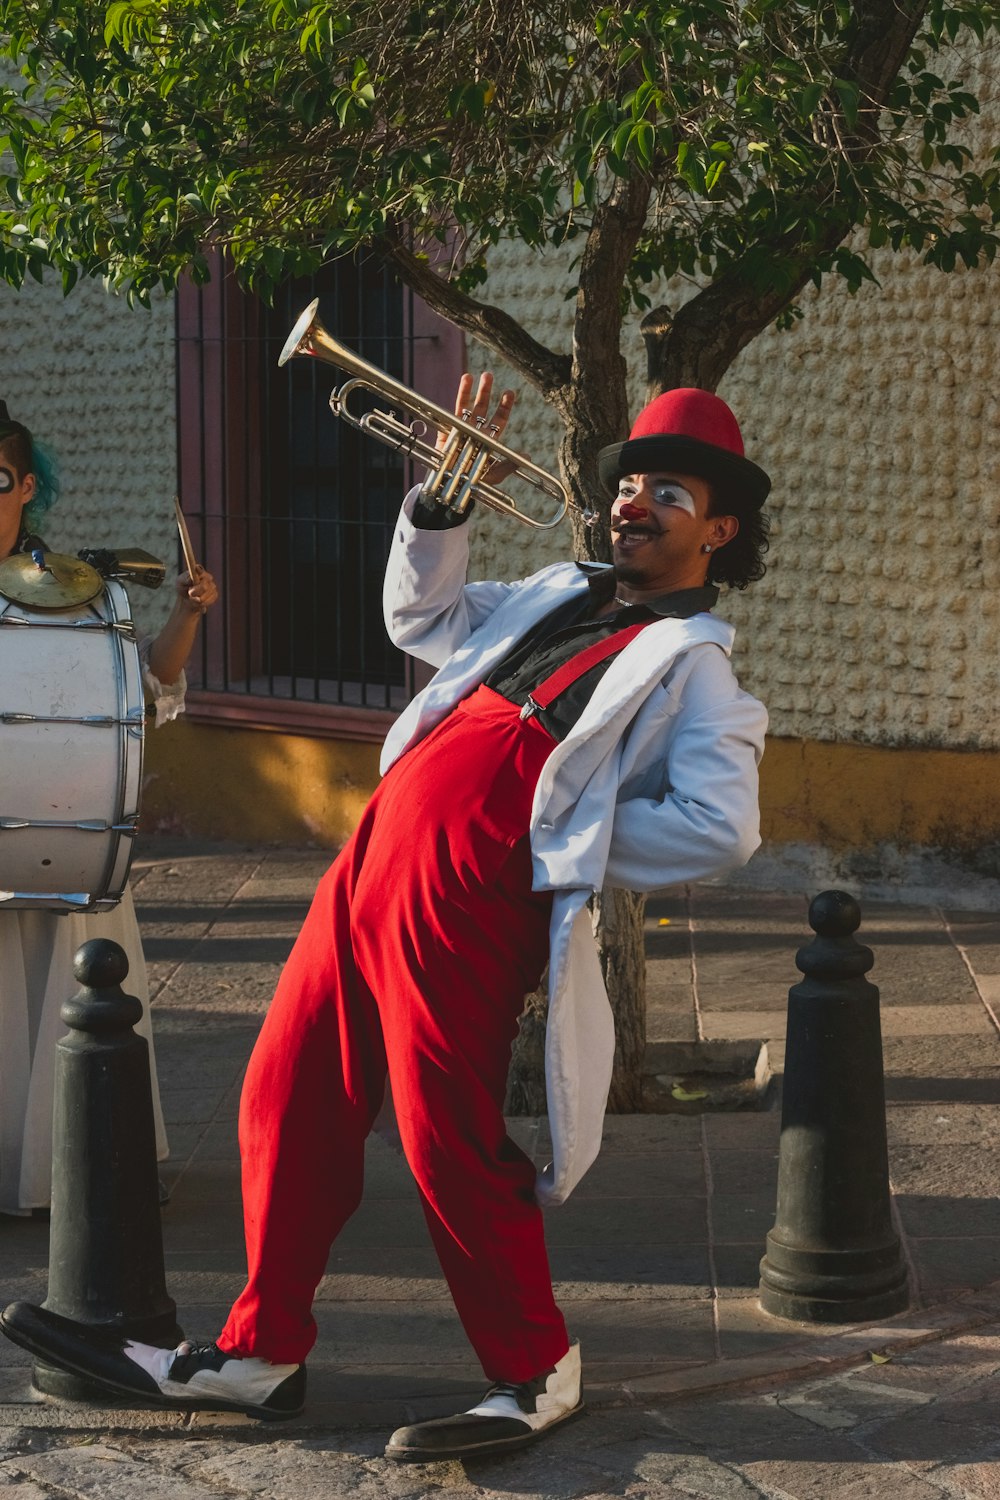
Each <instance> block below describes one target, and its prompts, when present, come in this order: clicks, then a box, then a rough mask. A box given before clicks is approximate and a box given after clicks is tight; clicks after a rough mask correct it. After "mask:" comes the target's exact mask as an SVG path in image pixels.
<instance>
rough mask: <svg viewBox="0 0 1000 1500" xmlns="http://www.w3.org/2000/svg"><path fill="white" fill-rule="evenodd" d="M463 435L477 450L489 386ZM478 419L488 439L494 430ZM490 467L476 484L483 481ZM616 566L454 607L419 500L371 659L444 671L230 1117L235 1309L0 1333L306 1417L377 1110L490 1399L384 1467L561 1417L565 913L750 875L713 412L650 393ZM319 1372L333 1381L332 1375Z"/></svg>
mask: <svg viewBox="0 0 1000 1500" xmlns="http://www.w3.org/2000/svg"><path fill="white" fill-rule="evenodd" d="M472 385H473V382H472V379H471V377H470V376H465V377H463V380H462V383H461V385H460V388H459V394H458V401H457V404H456V412H457V413H465V412H467V411H468V412H470V413H471V419H472V420H473V421H477V422H478V423H479V425H481V426H485V425H486V423H487V421H488V420H489V416H488V412H489V406H490V404H491V378H490V377H489V376H488V375H486V376H483V377H482V378H481V380H480V382H479V385H478V389H477V391H476V394H475V397H473V393H472ZM513 401H514V395H513V392H510V391H506V392H504V394H503V395H502V397H501V399H500V402H499V404H498V406H497V409H496V412H495V415H494V417H493V430H495V431H497V432H500V431H502V430H503V428H504V427H505V425H506V423H507V419H508V417H509V414H510V410H511V407H512V405H513ZM504 467H505V466H504V465H497V466H495V467H494V468H493V469H492V470H491V473H490V481H491V483H492V482H493V481H494V480H495V479H497V478H499V477H506V474H505V473H504V474H502V475H501V474H498V472H497V470H498V468H499V469H500V470H503V469H504ZM600 474H601V479H602V482H603V484H604V486H605V488H606V489H607V492H608V493H609V495H611V496H613V497H614V499H613V503H612V508H611V517H612V520H611V535H612V541H613V548H614V562H613V565H612V566H599V565H580V564H576V563H573V562H565V563H560V564H557V565H555V566H552V567H545V568H543V569H542V570H541V571H540V572H537V573H535V574H534V575H533V576H531V577H530V578H526V579H523V580H521V581H520V582H517V583H489V582H475V583H467V582H466V566H467V562H468V552H469V547H468V528H467V526H465V525H464V524H461V522H460V521H459V523H458V524H451V523H452V521H453V520H454V518H453V517H452V516H451V515H450V514H449V513H447V512H444V511H442V510H441V509H440V508H438V509H427V508H425V506H424V505H423V503H422V502H421V500H420V497H419V491H418V490H414V491H412V492H411V493H410V494H409V495H408V496H407V497H406V499H405V501H404V503H403V509H402V514H401V515H400V518H399V522H398V524H397V527H396V531H395V536H394V540H393V545H392V550H391V554H390V558H389V564H388V573H387V578H386V589H385V600H386V619H387V623H388V628H389V633H390V635H391V636H392V638H393V640H394V641H395V642H396V643H397V644H398V645H400V646H401V647H403V648H404V649H405V650H407V651H409V652H411V653H412V654H413V655H414V656H417V657H419V658H420V659H421V660H423V661H425V662H429V663H430V664H431V665H432V666H434V667H436V668H438V671H437V675H436V676H435V677H434V678H433V680H432V681H431V682H430V684H429V685H428V686H427V687H426V688H425V689H424V690H423V691H422V692H421V693H420V694H419V695H418V696H417V697H416V698H415V699H414V700H413V702H412V703H410V705H409V707H408V708H407V709H406V710H405V712H404V713H403V714H402V715H401V717H400V718H399V719H398V720H397V721H396V723H395V724H394V726H393V728H392V730H391V731H390V734H389V737H388V739H387V741H386V745H385V752H384V757H383V770H384V773H385V774H384V779H383V780H382V782H381V784H380V785H379V787H378V789H377V790H376V792H375V794H374V796H373V798H372V800H371V802H370V803H369V805H368V807H367V809H366V811H365V813H364V814H363V816H362V819H361V823H360V826H359V827H358V829H357V831H356V833H355V834H354V836H353V837H352V839H351V840H350V842H349V843H348V845H347V846H346V848H345V849H344V850H343V852H342V853H341V854H340V856H339V858H338V859H337V860H336V862H335V863H334V864H333V866H332V868H331V869H330V870H329V871H328V872H327V874H326V875H325V876H324V878H323V879H322V881H321V882H320V885H319V888H318V890H317V893H316V896H315V899H314V902H313V905H312V907H311V910H310V912H309V915H308V916H307V918H306V921H305V924H304V926H303V929H302V932H301V934H300V936H299V938H298V941H297V943H296V945H295V948H294V950H293V952H292V955H291V957H290V959H289V961H288V964H287V966H286V967H285V970H284V972H283V974H282V977H281V980H280V982H279V984H278V989H277V992H276V994H275V997H274V1001H273V1003H272V1005H271V1008H270V1010H269V1013H268V1015H267V1018H266V1019H265V1021H264V1025H263V1027H262V1030H261V1033H260V1036H259V1039H258V1041H257V1045H256V1047H255V1050H254V1053H253V1056H252V1058H251V1061H250V1065H249V1069H248V1072H247V1077H246V1082H245V1085H244V1090H243V1099H242V1104H241V1110H240V1147H241V1153H242V1160H243V1206H244V1223H245V1231H246V1241H247V1256H248V1268H249V1272H248V1274H249V1279H248V1281H247V1285H246V1287H245V1289H244V1291H243V1292H242V1293H241V1294H240V1296H239V1298H238V1300H237V1301H236V1303H235V1305H234V1307H233V1308H232V1311H231V1312H230V1315H229V1318H228V1320H227V1322H226V1325H225V1327H224V1329H223V1330H222V1332H221V1333H220V1334H219V1336H218V1338H217V1340H216V1341H215V1342H214V1343H211V1344H194V1343H183V1344H181V1345H180V1346H179V1348H177V1349H175V1350H163V1349H156V1348H153V1347H152V1346H150V1345H144V1344H137V1343H131V1342H127V1343H126V1342H123V1341H122V1340H116V1339H112V1338H110V1337H109V1336H108V1335H107V1333H101V1332H99V1331H95V1330H90V1329H87V1328H84V1327H83V1326H82V1325H80V1324H78V1323H74V1322H71V1321H69V1320H67V1319H63V1318H59V1317H58V1316H56V1315H54V1314H52V1313H49V1312H47V1311H46V1310H45V1309H42V1308H36V1307H32V1306H30V1305H28V1304H25V1303H15V1304H13V1305H12V1306H11V1307H9V1308H7V1309H6V1311H5V1312H4V1314H3V1315H2V1318H0V1326H2V1328H3V1331H4V1332H5V1333H7V1335H8V1336H9V1337H11V1338H12V1339H14V1341H15V1342H17V1343H19V1344H21V1345H22V1346H23V1347H25V1348H28V1349H30V1350H31V1351H32V1352H33V1353H35V1354H37V1355H39V1356H43V1357H44V1358H45V1359H46V1360H47V1361H49V1362H51V1363H54V1364H58V1365H62V1366H63V1367H64V1368H66V1369H70V1370H74V1371H76V1372H78V1373H83V1374H85V1375H87V1376H88V1377H92V1378H94V1379H96V1380H98V1381H100V1382H102V1383H104V1384H105V1385H106V1386H107V1387H108V1388H110V1389H113V1390H115V1391H118V1392H131V1393H132V1394H133V1395H134V1396H137V1397H139V1398H140V1399H141V1400H142V1401H143V1402H153V1403H156V1404H160V1405H166V1406H171V1407H177V1408H184V1409H192V1408H199V1407H200V1408H208V1409H212V1410H220V1409H222V1410H235V1411H240V1412H245V1413H249V1414H251V1415H255V1416H259V1417H268V1418H275V1417H282V1416H293V1415H296V1414H297V1413H298V1412H300V1411H301V1410H302V1409H303V1405H304V1400H305V1388H306V1379H305V1376H306V1369H305V1360H306V1357H307V1355H308V1353H309V1350H310V1348H311V1347H312V1344H313V1342H314V1339H315V1336H316V1325H315V1323H314V1321H313V1318H312V1314H311V1303H312V1299H313V1295H314V1292H315V1289H316V1286H317V1284H318V1282H319V1280H320V1278H321V1276H322V1275H323V1272H324V1269H325V1267H326V1263H327V1257H328V1255H329V1253H330V1248H331V1245H332V1244H333V1241H334V1240H335V1238H336V1236H337V1234H338V1233H339V1232H340V1230H341V1228H342V1227H343V1225H344V1223H345V1222H346V1220H347V1219H348V1218H349V1217H350V1215H351V1214H352V1212H353V1211H354V1209H355V1208H356V1207H357V1205H358V1202H359V1201H360V1197H361V1191H362V1170H363V1151H364V1142H365V1137H366V1136H367V1135H368V1133H369V1131H370V1130H371V1128H372V1125H373V1122H374V1121H375V1119H376V1116H377V1115H378V1114H379V1111H380V1109H381V1108H382V1106H383V1095H384V1093H385V1090H386V1081H387V1078H388V1082H389V1084H390V1086H391V1094H392V1099H393V1102H394V1105H395V1112H396V1120H397V1123H398V1129H399V1135H400V1139H401V1143H402V1147H403V1150H404V1151H405V1154H406V1158H407V1161H408V1163H409V1166H410V1168H411V1170H412V1172H413V1175H414V1177H415V1179H416V1182H417V1186H418V1189H419V1193H420V1198H421V1203H422V1206H423V1209H424V1213H425V1216H426V1220H427V1225H428V1229H429V1232H430V1235H431V1239H432V1240H433V1243H434V1247H435V1249H436V1251H437V1255H438V1258H439V1260H440V1263H441V1268H442V1271H443V1273H444V1276H445V1277H446V1279H447V1282H448V1286H449V1289H450V1291H451V1294H452V1297H453V1299H454V1302H455V1305H456V1308H457V1311H458V1315H459V1317H460V1319H461V1321H462V1324H463V1326H464V1329H465V1332H466V1334H467V1336H468V1338H469V1341H470V1343H471V1344H472V1347H473V1349H474V1351H475V1353H476V1355H477V1356H478V1358H479V1360H480V1361H481V1364H482V1367H483V1370H484V1372H485V1376H486V1380H487V1381H488V1382H489V1389H488V1390H487V1392H486V1394H485V1395H484V1397H483V1399H482V1401H481V1402H480V1403H479V1404H478V1405H477V1406H475V1407H473V1408H472V1409H471V1410H468V1411H465V1412H461V1413H459V1414H457V1415H454V1416H450V1417H446V1418H441V1419H437V1420H434V1421H428V1422H420V1423H416V1424H414V1425H411V1426H407V1427H401V1428H399V1429H398V1430H397V1431H396V1432H394V1433H393V1434H392V1436H391V1438H390V1439H389V1444H388V1447H387V1448H386V1454H387V1456H388V1457H389V1458H393V1459H411V1460H422V1461H427V1460H438V1459H452V1458H462V1457H472V1456H480V1455H485V1454H496V1453H500V1452H505V1451H507V1450H508V1449H512V1448H516V1447H519V1446H520V1445H522V1444H524V1443H528V1442H531V1441H534V1440H536V1439H537V1438H539V1437H541V1436H542V1435H544V1434H545V1433H547V1432H549V1431H551V1430H552V1429H553V1428H555V1427H557V1426H558V1424H560V1423H561V1422H563V1421H564V1420H565V1419H567V1418H569V1417H572V1416H574V1415H575V1414H576V1413H578V1412H579V1411H580V1410H581V1409H582V1406H583V1397H582V1378H581V1363H580V1346H579V1344H578V1342H576V1341H575V1340H572V1339H571V1337H570V1334H569V1333H568V1332H567V1329H566V1325H565V1323H564V1320H563V1315H562V1313H561V1312H560V1310H559V1308H558V1306H557V1305H556V1303H555V1300H554V1297H553V1291H552V1281H551V1276H550V1272H549V1264H548V1257H547V1253H546V1248H545V1238H544V1232H543V1223H542V1220H543V1214H542V1209H543V1207H546V1206H549V1205H555V1204H559V1203H561V1202H562V1201H563V1200H564V1199H565V1198H566V1197H567V1196H568V1194H569V1193H570V1192H571V1190H572V1188H573V1187H574V1185H575V1184H576V1183H577V1182H578V1181H579V1179H580V1178H581V1176H582V1175H583V1173H584V1172H585V1171H586V1170H587V1168H588V1167H589V1166H590V1164H591V1163H592V1162H593V1160H594V1158H595V1157H596V1155H597V1153H598V1150H599V1148H600V1143H601V1134H602V1119H603V1113H604V1106H605V1104H606V1101H607V1095H608V1088H609V1083H610V1078H611V1067H612V1058H613V1052H614V1035H613V1024H612V1017H611V1010H610V1006H609V1004H608V999H607V995H606V992H605V990H604V986H603V982H602V978H601V970H600V965H599V961H598V956H597V952H596V948H595V943H594V936H593V926H592V920H591V914H590V911H589V910H588V907H587V901H588V898H589V897H590V896H591V895H593V894H594V893H595V892H597V891H600V890H601V888H602V887H603V886H605V885H607V886H612V887H621V888H625V889H627V890H633V891H651V890H657V889H660V888H662V887H666V886H675V885H678V884H681V883H682V882H685V881H697V880H704V879H707V878H709V877H712V876H717V875H720V874H722V873H723V872H725V871H727V870H731V869H733V868H735V867H737V866H739V865H742V864H743V863H744V862H745V861H746V860H747V859H748V858H749V857H750V855H751V854H752V853H753V851H754V849H755V848H756V847H757V845H758V843H759V836H758V822H759V819H758V807H757V764H758V761H759V758H760V755H761V751H762V748H763V741H764V730H765V724H766V715H765V711H764V709H763V707H762V706H761V704H760V703H758V702H757V701H756V699H754V698H752V697H750V696H749V695H748V694H747V693H745V692H743V691H742V690H741V689H740V687H739V686H738V684H737V682H736V680H735V677H734V675H733V672H732V669H731V667H730V664H729V653H730V649H731V646H732V642H733V635H734V630H733V627H732V626H731V625H729V624H726V623H725V622H724V621H722V620H719V619H716V618H715V616H714V615H713V614H712V613H711V610H712V607H713V605H714V604H715V602H716V599H717V597H718V585H719V584H723V583H725V584H729V585H730V586H731V587H735V588H743V587H745V586H746V585H747V584H748V583H750V582H752V581H753V580H755V579H757V578H759V577H761V575H762V574H763V571H764V564H763V553H764V551H765V550H766V546H767V526H766V521H765V518H764V517H763V515H762V513H761V506H762V504H763V502H764V500H765V498H766V496H767V493H768V490H769V489H770V480H769V479H768V476H767V475H766V474H765V473H764V472H763V471H762V470H761V469H759V468H758V467H757V466H756V464H754V463H751V462H750V460H749V459H747V458H746V457H745V456H744V452H743V441H742V438H741V435H740V430H739V427H738V425H737V422H736V419H735V417H734V416H733V413H732V412H731V411H730V409H729V407H728V406H727V405H726V404H725V402H723V401H722V400H720V399H719V398H718V397H717V396H714V395H711V394H709V393H708V392H705V391H700V390H675V391H671V392H669V393H668V394H666V395H662V396H660V397H658V398H657V399H656V400H655V401H653V402H652V404H651V405H649V406H647V407H646V409H645V410H644V411H643V412H642V413H641V415H640V416H639V418H638V420H637V421H636V423H635V425H634V427H633V429H632V432H631V435H630V437H629V438H628V439H627V440H625V441H623V442H619V443H615V444H614V445H612V446H611V447H609V448H605V449H603V450H602V452H601V455H600ZM546 963H548V965H549V1015H548V1028H547V1035H546V1086H547V1094H548V1112H549V1123H550V1129H551V1138H552V1161H551V1163H550V1164H549V1165H548V1166H546V1167H545V1168H544V1170H542V1171H541V1172H540V1173H539V1174H538V1175H537V1177H536V1172H535V1168H534V1166H533V1164H532V1162H531V1161H530V1160H529V1159H528V1158H527V1156H525V1155H524V1154H523V1153H522V1152H521V1151H520V1150H519V1148H518V1147H517V1146H516V1145H515V1144H514V1142H513V1141H512V1140H511V1138H510V1136H509V1135H508V1134H507V1131H506V1128H505V1123H504V1117H503V1101H504V1094H505V1086H506V1080H507V1072H508V1066H509V1062H510V1051H511V1044H512V1042H513V1040H514V1037H515V1034H516V1031H517V1023H518V1017H519V1014H520V1011H521V1009H522V1005H523V1000H524V996H525V994H526V993H528V992H530V991H531V990H532V989H534V987H535V986H536V985H537V984H538V982H539V979H540V976H541V974H542V971H543V969H544V967H545V965H546ZM344 1357H345V1358H347V1359H349V1358H350V1355H349V1353H348V1351H346V1350H345V1351H344Z"/></svg>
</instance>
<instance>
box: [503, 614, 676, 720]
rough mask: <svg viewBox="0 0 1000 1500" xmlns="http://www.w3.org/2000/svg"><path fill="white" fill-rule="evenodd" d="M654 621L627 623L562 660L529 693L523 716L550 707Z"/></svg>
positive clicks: (528, 716)
mask: <svg viewBox="0 0 1000 1500" xmlns="http://www.w3.org/2000/svg"><path fill="white" fill-rule="evenodd" d="M652 623H653V621H652V620H640V621H639V623H638V625H627V626H626V627H625V629H624V630H616V631H615V633H614V635H606V636H605V637H604V639H603V640H602V641H597V642H596V644H595V645H593V646H588V647H587V648H586V650H585V651H579V652H578V653H577V654H576V656H571V657H570V659H569V661H566V662H563V664H562V666H561V667H557V668H556V670H555V671H554V672H553V673H552V675H551V676H550V677H545V678H543V679H542V681H541V682H540V683H539V684H538V686H537V687H536V688H534V689H533V690H532V691H531V693H529V695H528V701H527V702H526V703H525V705H524V707H523V708H522V709H521V718H522V719H530V718H531V716H532V714H535V713H537V712H538V710H539V709H540V708H548V706H549V704H550V703H554V702H555V700H556V699H557V698H558V697H559V694H560V693H564V692H565V691H566V689H567V688H568V687H572V686H573V683H574V682H576V681H577V680H578V679H579V678H580V677H583V675H584V674H585V673H586V672H589V671H590V669H591V667H596V666H597V664H598V662H602V661H605V660H606V659H607V658H608V657H609V656H615V655H617V653H618V652H619V651H622V650H624V648H625V647H626V646H627V645H628V643H629V641H631V640H634V639H635V637H636V636H637V635H638V634H639V632H640V630H645V628H646V626H647V625H652Z"/></svg>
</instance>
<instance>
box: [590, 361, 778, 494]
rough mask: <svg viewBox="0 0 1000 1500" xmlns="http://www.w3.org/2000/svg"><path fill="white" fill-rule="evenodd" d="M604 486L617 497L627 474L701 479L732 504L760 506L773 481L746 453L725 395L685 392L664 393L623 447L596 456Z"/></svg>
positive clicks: (687, 389) (637, 422)
mask: <svg viewBox="0 0 1000 1500" xmlns="http://www.w3.org/2000/svg"><path fill="white" fill-rule="evenodd" d="M597 462H598V467H599V470H600V475H601V483H602V484H603V485H604V488H605V489H606V490H607V491H608V493H609V494H613V493H614V491H615V487H616V486H617V484H618V481H619V479H622V478H624V477H625V475H626V474H656V473H661V472H667V473H671V472H672V473H674V474H697V475H698V477H699V478H700V479H707V480H709V481H710V482H711V483H713V484H716V485H719V486H720V487H721V488H722V490H723V493H724V494H725V495H727V496H731V497H732V499H733V500H744V501H746V502H747V504H749V505H752V506H754V507H759V506H761V505H763V504H764V501H765V500H766V499H767V496H768V491H769V490H770V488H771V480H770V478H769V476H768V475H767V474H765V473H764V470H763V469H760V468H758V467H757V465H756V464H754V463H751V462H750V460H749V459H748V458H747V457H745V455H744V452H743V438H742V436H741V435H740V428H739V423H738V422H737V420H736V418H735V417H734V416H733V414H732V412H731V411H730V410H729V407H728V406H727V405H726V403H725V402H724V401H723V399H722V397H721V396H715V395H713V394H712V392H711V391H699V390H696V389H694V388H693V387H682V388H681V389H679V390H675V391H664V393H663V395H662V396H657V397H656V399H655V401H651V402H650V403H649V405H648V406H646V407H644V408H643V410H642V411H641V412H640V413H639V415H638V416H637V417H636V419H635V422H634V423H633V425H632V431H631V432H630V433H629V435H628V437H627V439H626V440H625V442H623V443H612V444H611V446H610V447H608V448H602V449H601V451H600V454H599V455H598V460H597Z"/></svg>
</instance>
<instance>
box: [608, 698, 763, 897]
mask: <svg viewBox="0 0 1000 1500" xmlns="http://www.w3.org/2000/svg"><path fill="white" fill-rule="evenodd" d="M766 728H767V713H766V710H765V709H764V707H763V705H762V704H761V703H759V702H758V701H757V699H756V698H752V697H751V696H750V695H749V693H744V692H741V691H740V690H739V689H738V688H737V689H736V691H735V693H734V694H733V695H732V696H731V697H728V698H726V699H723V700H721V701H718V702H716V703H714V704H712V705H710V706H709V707H707V708H702V709H701V711H700V712H698V713H696V714H694V715H686V714H684V713H683V712H682V713H681V714H679V716H678V719H677V722H676V725H675V732H674V733H673V735H672V737H671V739H670V742H669V747H668V750H667V759H666V766H665V783H666V791H665V793H664V794H663V795H662V796H642V795H640V796H634V797H628V795H627V793H626V796H625V797H624V798H623V799H622V800H621V801H620V802H618V803H617V805H616V807H615V813H614V824H613V830H612V835H611V847H610V850H609V854H608V865H607V872H606V876H605V882H606V884H607V885H610V886H618V887H621V888H624V889H626V890H633V891H654V890H659V889H662V888H663V887H664V886H670V885H679V884H682V883H683V882H685V881H689V880H706V879H710V878H711V877H713V876H716V875H723V874H725V873H726V872H727V871H728V870H734V869H738V868H739V867H740V866H741V865H744V864H746V862H747V860H748V859H749V858H750V856H751V854H753V852H754V850H755V849H756V848H757V847H758V845H759V844H760V811H759V806H758V778H757V766H758V763H759V761H760V757H761V755H762V753H763V747H764V732H765V730H766Z"/></svg>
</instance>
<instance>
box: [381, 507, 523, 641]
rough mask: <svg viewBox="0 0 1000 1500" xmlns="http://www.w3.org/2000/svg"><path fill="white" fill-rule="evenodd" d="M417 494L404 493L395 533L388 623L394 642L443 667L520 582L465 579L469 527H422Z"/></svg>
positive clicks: (388, 569) (385, 593)
mask: <svg viewBox="0 0 1000 1500" xmlns="http://www.w3.org/2000/svg"><path fill="white" fill-rule="evenodd" d="M418 493H419V492H418V490H416V489H412V490H411V491H410V492H409V494H408V495H407V496H406V498H405V500H404V501H403V508H402V510H401V511H400V514H399V520H398V521H397V523H396V529H395V532H394V534H393V539H392V548H391V550H390V553H389V561H388V563H387V565H386V573H385V587H384V590H383V607H384V611H385V627H386V630H388V632H389V636H390V638H391V639H392V641H393V642H394V643H395V645H397V646H399V647H400V648H401V649H402V650H404V651H407V652H409V654H410V655H411V656H416V657H419V658H420V660H421V661H426V662H429V663H430V664H431V666H433V667H440V666H443V665H444V663H445V662H446V661H447V660H448V658H449V657H450V656H451V655H452V654H453V653H454V652H455V651H457V650H458V648H459V647H460V646H461V645H462V644H463V643H464V642H465V641H466V640H468V638H469V636H470V635H471V634H472V632H473V631H474V630H476V629H478V627H479V626H480V625H481V624H482V623H483V621H484V620H485V619H487V617H488V616H489V615H491V614H492V613H493V611H494V610H495V609H496V608H497V607H498V605H500V604H502V603H503V601H504V599H506V598H507V597H508V595H509V594H511V593H513V592H514V590H515V589H516V588H518V587H519V585H518V584H515V583H466V581H465V578H466V573H467V571H468V566H469V528H468V526H453V527H450V528H448V529H447V530H444V531H422V530H420V529H419V528H418V527H416V526H414V524H413V522H412V520H411V519H410V517H411V514H412V512H413V507H414V505H415V504H416V500H417V495H418Z"/></svg>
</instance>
